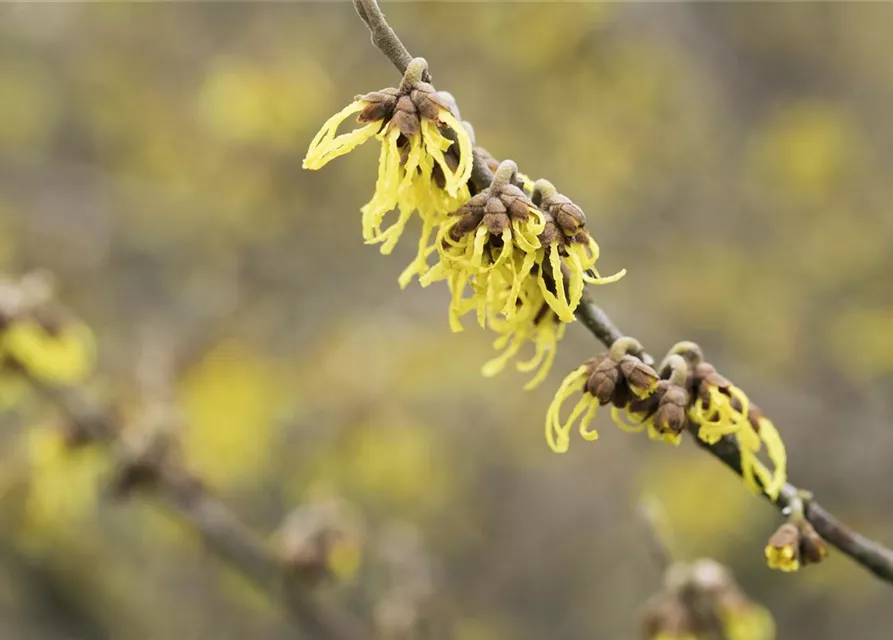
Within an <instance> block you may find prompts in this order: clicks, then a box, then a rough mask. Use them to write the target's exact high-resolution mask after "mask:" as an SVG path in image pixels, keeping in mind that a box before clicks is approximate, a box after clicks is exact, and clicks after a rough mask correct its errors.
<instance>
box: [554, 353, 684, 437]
mask: <svg viewBox="0 0 893 640" xmlns="http://www.w3.org/2000/svg"><path fill="white" fill-rule="evenodd" d="M641 352H642V345H640V344H639V343H638V342H637V341H635V340H633V339H632V338H621V339H620V340H617V341H616V342H615V343H614V344H613V345H612V346H611V349H610V351H608V352H606V353H602V354H600V355H598V356H596V357H595V358H593V359H592V360H590V361H589V362H587V363H586V364H584V365H582V366H580V367H578V368H577V369H575V370H574V371H572V372H571V373H570V374H569V375H568V376H567V377H566V378H565V379H564V380H563V381H562V383H561V385H560V386H559V387H558V391H557V392H556V393H555V397H554V398H553V399H552V403H551V404H550V405H549V409H548V410H547V411H546V430H545V433H546V442H547V443H548V444H549V447H550V448H551V449H552V450H553V451H554V452H555V453H564V452H566V451H567V450H568V446H569V444H570V432H571V429H573V428H574V425H575V424H577V425H578V429H579V432H580V435H581V436H582V437H583V439H584V440H590V441H591V440H595V439H597V438H598V432H596V431H595V430H590V429H589V425H590V424H591V422H592V420H593V419H594V418H595V413H596V411H597V410H598V407H599V405H606V404H609V403H610V404H613V407H612V412H611V415H612V417H613V418H614V420H615V422H617V424H618V426H620V427H621V429H623V430H624V431H632V432H638V431H641V430H642V429H644V428H645V426H647V425H648V424H649V423H653V416H654V415H658V416H662V417H661V418H660V419H661V420H664V419H665V420H669V421H673V420H676V418H674V417H673V415H672V414H674V413H675V414H678V413H679V411H678V409H673V408H672V406H671V405H673V406H675V403H677V402H678V400H679V398H678V397H677V396H676V393H675V391H673V389H675V388H676V385H675V383H674V382H673V381H668V380H661V381H658V376H657V373H656V372H655V371H654V370H653V369H652V368H651V367H649V366H648V365H646V364H645V363H643V362H642V361H641V360H639V359H638V358H636V357H635V356H633V355H631V354H632V353H641ZM577 393H580V394H582V395H581V396H580V398H579V399H578V400H577V403H576V404H575V405H574V407H573V408H572V409H571V411H570V413H569V414H568V417H567V418H566V419H564V420H562V419H561V409H562V405H563V404H564V403H565V402H566V401H567V400H568V399H569V398H570V397H571V396H573V395H575V394H577ZM637 402H638V403H642V404H637ZM683 404H684V398H683ZM619 408H626V409H627V410H628V411H629V412H630V413H635V414H638V417H639V421H638V423H637V424H634V425H628V424H627V423H625V422H624V421H623V420H622V418H621V417H620V413H619V411H618V409H619ZM683 417H684V414H683ZM680 429H681V427H680Z"/></svg>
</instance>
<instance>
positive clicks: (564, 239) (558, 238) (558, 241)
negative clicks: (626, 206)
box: [533, 180, 626, 322]
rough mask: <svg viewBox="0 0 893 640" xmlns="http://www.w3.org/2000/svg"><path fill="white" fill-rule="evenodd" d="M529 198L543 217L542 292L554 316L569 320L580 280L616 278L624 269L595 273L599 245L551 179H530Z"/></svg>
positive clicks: (576, 302)
mask: <svg viewBox="0 0 893 640" xmlns="http://www.w3.org/2000/svg"><path fill="white" fill-rule="evenodd" d="M533 202H534V203H535V204H536V205H537V206H539V207H540V209H542V211H543V213H544V215H545V219H546V225H545V229H544V230H543V233H542V235H541V236H540V240H541V242H542V245H543V247H544V251H545V253H546V262H547V263H548V267H549V268H548V269H546V268H545V265H544V266H543V267H541V270H540V272H541V273H544V274H545V278H541V279H540V281H541V285H542V286H543V293H544V295H545V296H546V299H547V300H548V301H549V304H550V306H551V307H552V308H553V309H554V310H555V312H556V313H557V314H558V316H559V317H560V318H561V319H562V320H564V321H565V322H572V321H573V319H574V311H575V310H576V308H577V306H578V305H579V304H580V300H581V299H582V297H583V285H584V283H588V284H608V283H610V282H616V281H617V280H619V279H620V278H622V277H623V276H624V275H625V274H626V270H625V269H623V270H621V271H619V272H617V273H615V274H614V275H612V276H607V277H601V276H600V275H599V274H598V271H596V269H595V263H596V261H597V260H598V257H599V248H598V244H597V243H596V242H595V240H594V239H593V238H592V236H590V235H589V231H588V230H587V229H586V216H585V214H584V213H583V210H582V209H581V208H580V207H578V206H577V205H576V204H574V203H573V202H572V201H571V199H570V198H568V197H567V196H564V195H562V194H560V193H558V191H557V190H556V189H555V186H554V185H553V184H552V183H551V182H549V181H548V180H537V181H536V182H535V183H534V191H533ZM562 266H564V267H565V273H563V272H562ZM565 280H567V289H566V290H565ZM552 287H554V289H555V292H554V293H553V292H552Z"/></svg>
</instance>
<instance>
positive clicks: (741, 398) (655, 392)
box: [546, 338, 787, 499]
mask: <svg viewBox="0 0 893 640" xmlns="http://www.w3.org/2000/svg"><path fill="white" fill-rule="evenodd" d="M642 357H643V352H642V346H641V345H640V344H639V343H638V342H636V341H635V340H633V339H631V338H621V339H619V340H617V341H616V342H615V343H614V344H613V345H612V346H611V349H610V350H609V351H608V352H606V353H603V354H601V355H599V356H596V357H595V358H593V359H592V360H590V361H589V362H587V363H586V364H584V365H582V366H581V367H579V368H577V369H576V370H575V371H573V372H571V373H570V374H569V375H568V376H567V377H566V378H565V379H564V381H563V382H562V383H561V386H560V387H559V388H558V391H557V392H556V393H555V398H554V399H553V401H552V404H551V405H550V406H549V410H548V412H547V413H546V440H547V442H548V443H549V446H550V447H551V448H552V449H553V450H554V451H556V452H564V451H566V450H567V448H568V442H569V434H570V430H571V429H572V428H573V426H574V425H575V424H576V423H577V422H578V421H579V428H580V433H581V434H582V435H583V437H584V438H585V439H587V440H594V439H595V438H596V437H597V434H596V432H595V431H590V430H589V423H590V422H591V421H592V419H593V418H594V416H595V412H596V408H597V407H598V406H599V405H607V404H611V405H612V410H611V415H612V418H613V419H614V422H616V423H617V425H618V426H619V427H620V428H621V429H623V430H624V431H628V432H632V433H638V432H641V431H643V430H645V429H647V430H648V433H649V435H650V437H651V438H652V439H655V440H662V441H664V442H669V443H672V444H679V442H680V441H681V438H682V434H683V432H685V431H686V430H688V431H690V432H692V433H693V434H695V435H696V436H697V437H698V438H700V439H701V440H702V441H704V442H706V443H707V444H715V443H716V442H718V441H719V439H721V438H723V437H733V438H735V439H736V441H737V443H738V445H739V450H740V451H741V468H742V476H743V477H744V480H745V482H746V483H747V485H748V486H749V487H751V488H752V489H754V490H755V491H761V492H765V493H766V495H768V496H769V497H771V498H773V499H774V498H776V497H777V496H778V493H779V491H780V490H781V488H782V486H783V485H784V483H785V480H786V466H787V456H786V454H785V448H784V443H783V442H782V440H781V437H780V436H779V434H778V431H777V430H776V429H775V427H774V426H773V424H772V422H771V421H770V420H769V419H768V418H766V417H765V416H764V415H763V413H762V412H761V411H760V410H759V408H757V407H756V406H755V405H754V404H753V403H752V402H751V401H750V400H749V399H748V397H747V395H746V394H745V393H744V392H743V391H741V390H740V389H738V388H737V387H736V386H734V385H733V384H732V383H731V382H729V381H728V380H727V379H726V378H725V377H723V376H722V375H720V374H719V373H718V372H717V371H716V369H715V368H714V367H713V366H712V365H711V364H709V363H707V362H705V361H704V359H703V354H702V352H701V349H700V347H698V346H697V345H696V344H694V343H692V342H680V343H679V344H677V345H675V346H674V347H673V348H672V349H671V350H670V352H669V353H668V354H667V356H666V357H665V358H664V360H663V362H662V363H661V364H660V366H659V367H658V370H657V371H655V370H654V369H652V368H651V367H649V366H648V365H646V364H645V363H644V361H643V359H642ZM577 393H580V394H581V397H580V399H579V400H578V402H577V404H576V405H575V406H574V408H573V409H572V410H571V412H570V414H569V415H568V417H567V418H566V419H564V420H562V418H561V412H562V406H563V404H564V402H565V401H567V399H568V398H570V397H571V396H573V395H575V394H577ZM624 414H625V415H624ZM764 447H765V451H766V454H767V456H768V458H769V460H770V462H771V463H772V470H771V471H770V470H769V469H768V468H767V466H766V465H765V464H764V463H763V462H762V461H761V460H760V459H759V457H758V454H759V453H760V452H761V451H762V450H763V448H764Z"/></svg>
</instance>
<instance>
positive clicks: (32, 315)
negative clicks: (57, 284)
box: [0, 272, 95, 407]
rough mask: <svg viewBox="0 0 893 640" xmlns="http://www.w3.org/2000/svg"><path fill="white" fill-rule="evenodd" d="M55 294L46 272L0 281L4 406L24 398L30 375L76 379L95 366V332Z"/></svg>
mask: <svg viewBox="0 0 893 640" xmlns="http://www.w3.org/2000/svg"><path fill="white" fill-rule="evenodd" d="M54 298H55V291H54V284H53V281H52V279H51V277H50V276H49V275H48V274H45V273H37V272H35V273H30V274H27V275H25V276H23V277H22V278H20V279H19V280H18V281H13V280H2V281H0V407H9V406H10V405H12V404H15V403H16V401H17V400H18V399H19V398H21V397H22V395H23V394H24V392H25V391H26V390H27V381H26V380H25V379H24V377H25V376H30V377H33V378H35V379H37V380H41V381H43V382H48V383H55V384H72V383H76V382H80V381H81V380H83V379H84V378H86V377H87V375H88V374H89V373H90V372H91V370H92V367H93V363H94V360H95V342H94V339H93V334H92V332H91V331H90V329H89V327H87V326H86V325H85V324H84V323H82V322H80V321H77V320H75V319H74V318H72V317H70V316H69V314H68V313H67V312H66V311H65V310H64V309H62V308H61V307H59V306H58V305H56V304H54ZM23 374H24V375H23Z"/></svg>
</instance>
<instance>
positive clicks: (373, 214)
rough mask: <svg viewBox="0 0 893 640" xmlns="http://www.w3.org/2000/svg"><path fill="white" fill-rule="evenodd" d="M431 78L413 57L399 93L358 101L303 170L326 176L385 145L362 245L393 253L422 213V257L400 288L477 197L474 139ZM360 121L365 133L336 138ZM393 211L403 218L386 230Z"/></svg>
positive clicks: (321, 138) (331, 124) (337, 119)
mask: <svg viewBox="0 0 893 640" xmlns="http://www.w3.org/2000/svg"><path fill="white" fill-rule="evenodd" d="M427 72H428V64H427V62H425V60H424V58H415V59H414V60H412V61H411V62H410V63H409V66H408V67H407V69H406V73H405V74H404V76H403V79H402V81H401V82H400V85H399V86H398V87H389V88H386V89H382V90H380V91H374V92H372V93H368V94H365V95H360V96H357V97H356V98H355V99H354V101H353V102H352V103H350V104H349V105H348V106H347V107H345V108H344V109H342V110H341V111H339V112H338V113H336V114H335V115H334V116H332V117H331V118H330V119H329V120H328V121H327V122H326V123H325V124H324V125H323V127H322V129H321V130H320V131H319V133H317V134H316V137H315V138H314V139H313V141H312V142H311V143H310V148H309V150H308V151H307V155H306V157H305V158H304V162H303V166H304V168H305V169H320V168H322V167H323V166H324V165H326V164H327V163H328V162H330V161H331V160H333V159H334V158H337V157H338V156H341V155H344V154H346V153H348V152H350V151H352V150H353V149H355V148H356V147H358V146H359V145H361V144H363V143H364V142H366V141H367V140H369V139H370V138H373V137H375V138H376V139H378V140H379V141H380V142H381V154H380V156H379V163H378V179H377V181H376V184H375V193H374V194H373V196H372V199H371V200H370V201H369V202H368V203H367V204H366V205H364V206H363V207H362V210H361V211H362V214H363V218H362V220H363V239H364V240H365V241H366V242H367V243H369V244H381V252H382V253H384V254H388V253H390V252H391V251H392V250H393V249H394V247H395V246H396V244H397V241H398V240H399V238H400V236H401V234H402V233H403V230H404V229H405V227H406V224H407V223H408V222H409V220H410V218H411V217H412V215H413V214H414V213H417V214H418V216H419V217H420V218H421V221H422V236H421V238H420V240H419V246H418V253H417V255H416V258H415V259H414V260H413V262H412V263H411V264H410V265H409V266H408V267H407V268H406V270H405V271H404V272H403V274H402V275H401V276H400V283H401V285H402V286H405V285H406V284H408V283H409V282H410V280H411V279H412V277H413V276H414V275H418V274H421V273H424V271H426V270H427V257H428V256H429V255H430V254H431V253H432V250H433V248H432V247H431V246H430V245H431V237H432V235H433V232H434V230H435V229H436V228H437V227H438V226H439V225H440V224H442V223H443V222H444V220H445V218H446V215H447V214H448V213H449V212H451V211H454V210H455V209H456V208H457V207H459V206H460V205H461V204H462V203H463V202H465V201H467V200H468V199H469V198H470V197H471V194H470V191H469V187H468V179H469V177H470V176H471V167H472V141H471V136H470V134H469V132H468V131H467V130H466V128H465V127H464V126H463V124H462V123H461V122H460V121H459V119H458V110H457V109H456V106H455V101H454V100H453V99H452V96H450V95H449V94H448V93H445V92H438V91H436V90H435V89H434V87H433V86H431V84H430V83H428V82H425V81H424V80H423V78H424V77H426V76H427ZM354 114H358V115H357V121H358V122H359V124H361V125H362V126H360V127H359V128H357V129H354V130H353V131H350V132H348V133H343V134H340V135H337V132H338V127H339V126H340V125H341V124H342V123H343V122H344V121H345V120H347V119H348V118H349V117H350V116H352V115H354ZM392 211H396V212H397V219H396V221H394V223H393V224H392V225H391V226H389V227H388V228H386V229H383V228H382V227H383V225H384V221H385V217H386V216H387V215H388V214H389V213H391V212H392Z"/></svg>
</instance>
